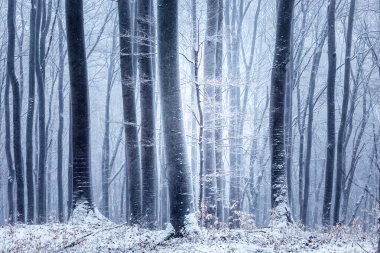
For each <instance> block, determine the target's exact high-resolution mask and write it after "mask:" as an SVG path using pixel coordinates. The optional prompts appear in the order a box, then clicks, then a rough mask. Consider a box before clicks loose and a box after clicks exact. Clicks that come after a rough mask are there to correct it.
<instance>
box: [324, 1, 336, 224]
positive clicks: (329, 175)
mask: <svg viewBox="0 0 380 253" xmlns="http://www.w3.org/2000/svg"><path fill="white" fill-rule="evenodd" d="M335 5H336V0H330V4H329V10H328V22H327V25H328V44H327V45H328V63H329V67H328V74H327V75H328V76H327V156H326V172H325V173H326V176H325V193H324V200H323V214H322V225H323V226H329V225H330V212H331V199H332V193H333V178H334V157H335V76H336V45H335Z"/></svg>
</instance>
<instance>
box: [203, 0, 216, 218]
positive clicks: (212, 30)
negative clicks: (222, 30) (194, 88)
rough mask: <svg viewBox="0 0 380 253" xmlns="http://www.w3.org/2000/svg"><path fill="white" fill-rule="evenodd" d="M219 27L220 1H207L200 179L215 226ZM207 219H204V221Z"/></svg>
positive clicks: (209, 213)
mask: <svg viewBox="0 0 380 253" xmlns="http://www.w3.org/2000/svg"><path fill="white" fill-rule="evenodd" d="M217 26H218V0H208V1H207V23H206V39H205V47H204V55H205V61H204V69H203V72H204V79H205V86H204V99H203V107H204V119H205V120H206V121H204V125H203V127H204V129H203V131H204V141H203V156H204V174H203V175H202V178H201V179H200V180H201V182H202V184H203V185H204V193H203V194H204V198H203V200H204V203H203V204H204V206H205V208H206V215H209V216H208V217H210V218H211V219H209V220H206V224H207V225H213V222H214V218H215V209H216V202H215V194H216V181H215V176H214V174H215V131H214V129H215V85H214V81H215V61H216V58H215V52H216V43H215V36H216V34H217ZM204 218H205V217H202V219H204Z"/></svg>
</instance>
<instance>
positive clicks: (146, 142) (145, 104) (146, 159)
mask: <svg viewBox="0 0 380 253" xmlns="http://www.w3.org/2000/svg"><path fill="white" fill-rule="evenodd" d="M137 7H138V11H137V37H138V52H139V54H138V63H139V79H140V108H141V172H142V215H143V219H144V222H145V223H146V225H147V226H148V227H153V225H154V222H155V220H156V217H155V214H156V208H155V199H156V176H157V175H156V153H155V147H156V145H155V117H154V115H155V113H154V80H153V70H152V52H151V45H152V43H151V42H150V41H151V40H152V36H151V34H152V32H151V29H150V28H151V25H150V22H151V21H152V12H151V11H152V0H148V1H140V2H138V3H137Z"/></svg>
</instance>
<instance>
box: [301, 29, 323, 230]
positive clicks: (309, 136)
mask: <svg viewBox="0 0 380 253" xmlns="http://www.w3.org/2000/svg"><path fill="white" fill-rule="evenodd" d="M326 36H327V33H326V32H325V31H323V32H322V37H321V39H320V41H319V43H318V45H317V48H316V49H315V51H314V56H313V63H312V67H311V74H310V81H309V94H308V98H307V103H308V110H309V116H308V119H307V133H306V134H307V141H306V160H305V184H304V188H303V200H302V211H303V212H302V213H301V221H302V223H303V224H304V225H305V226H307V210H308V204H309V193H310V160H311V148H312V144H313V119H314V91H315V82H316V79H317V74H318V70H319V63H320V60H321V55H322V48H323V45H324V44H325V40H326Z"/></svg>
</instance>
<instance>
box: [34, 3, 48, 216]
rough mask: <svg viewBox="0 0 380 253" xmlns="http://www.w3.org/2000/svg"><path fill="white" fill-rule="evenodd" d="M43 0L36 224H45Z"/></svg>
mask: <svg viewBox="0 0 380 253" xmlns="http://www.w3.org/2000/svg"><path fill="white" fill-rule="evenodd" d="M45 2H46V1H45V0H38V7H37V25H36V42H37V45H36V56H35V61H36V76H37V94H38V134H39V135H38V136H39V139H38V177H37V178H38V179H37V180H38V183H37V191H38V192H37V211H38V213H37V222H38V223H45V222H46V166H45V162H46V133H45V130H46V129H45V87H44V86H45V84H44V73H43V72H44V70H43V62H41V59H43V58H44V56H45V46H44V45H42V44H45V40H44V39H43V30H44V25H45V20H44V19H45V15H46V14H45V13H46V7H45V4H46V3H45Z"/></svg>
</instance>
